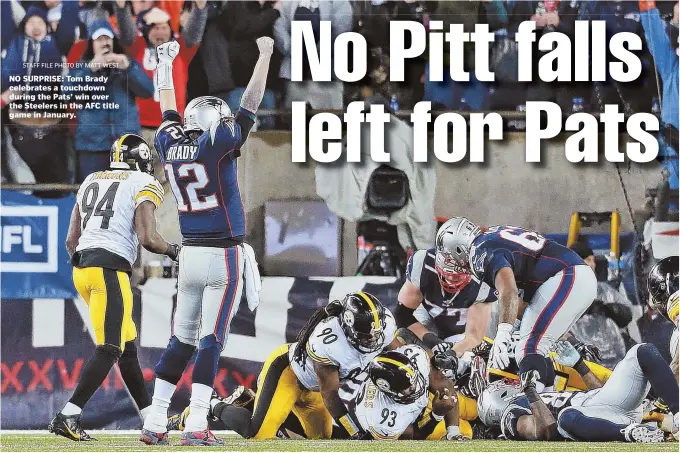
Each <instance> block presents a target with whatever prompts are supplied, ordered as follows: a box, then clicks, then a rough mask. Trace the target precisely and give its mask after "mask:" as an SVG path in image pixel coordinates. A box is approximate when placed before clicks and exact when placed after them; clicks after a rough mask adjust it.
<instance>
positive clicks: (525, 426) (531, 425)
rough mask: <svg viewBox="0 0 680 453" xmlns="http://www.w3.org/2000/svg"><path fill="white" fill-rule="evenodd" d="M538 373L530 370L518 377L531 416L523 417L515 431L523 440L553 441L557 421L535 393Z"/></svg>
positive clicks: (556, 435) (555, 436)
mask: <svg viewBox="0 0 680 453" xmlns="http://www.w3.org/2000/svg"><path fill="white" fill-rule="evenodd" d="M537 380H538V371H536V370H531V371H527V372H526V373H523V374H522V375H521V376H520V385H521V386H522V388H523V389H524V394H525V395H526V396H527V399H528V400H529V405H530V406H531V415H523V416H522V417H520V420H518V423H517V429H518V431H520V433H521V435H522V438H523V439H525V440H544V441H545V440H554V439H556V438H557V437H558V434H557V420H555V417H554V416H553V414H552V412H550V408H548V406H546V404H545V403H544V402H543V400H542V399H541V397H540V396H539V395H538V392H537V391H536V381H537Z"/></svg>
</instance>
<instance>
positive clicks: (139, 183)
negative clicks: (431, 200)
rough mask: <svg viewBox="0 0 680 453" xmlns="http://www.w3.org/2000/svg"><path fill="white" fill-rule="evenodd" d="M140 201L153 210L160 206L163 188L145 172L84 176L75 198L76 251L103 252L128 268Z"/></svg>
mask: <svg viewBox="0 0 680 453" xmlns="http://www.w3.org/2000/svg"><path fill="white" fill-rule="evenodd" d="M144 201H150V202H152V203H153V204H154V205H156V207H159V206H160V205H161V203H163V187H162V186H161V185H160V183H159V182H158V181H157V180H156V178H154V177H153V176H151V175H149V174H147V173H144V172H141V171H129V170H106V171H98V172H95V173H92V174H90V175H88V176H87V178H85V181H83V183H82V184H81V185H80V188H79V189H78V194H77V195H76V202H77V203H78V209H79V210H80V219H81V225H80V226H81V228H82V233H81V236H80V240H79V241H78V247H76V251H82V250H86V249H94V248H99V249H105V250H108V251H109V252H112V253H115V254H116V255H118V256H120V257H122V258H124V259H125V260H127V261H128V262H129V263H130V265H132V264H133V263H134V262H135V261H136V260H137V249H138V247H139V239H138V238H137V233H136V232H135V210H136V209H137V206H139V205H140V204H141V203H142V202H144Z"/></svg>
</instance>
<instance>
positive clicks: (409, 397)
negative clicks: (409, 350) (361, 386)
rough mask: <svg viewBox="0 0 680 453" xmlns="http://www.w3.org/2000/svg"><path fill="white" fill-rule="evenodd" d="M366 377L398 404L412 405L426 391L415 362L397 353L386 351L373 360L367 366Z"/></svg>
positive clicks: (423, 378)
mask: <svg viewBox="0 0 680 453" xmlns="http://www.w3.org/2000/svg"><path fill="white" fill-rule="evenodd" d="M368 377H369V379H370V380H371V381H372V382H373V384H375V386H376V387H378V388H379V389H380V391H382V392H383V393H385V394H387V395H388V396H389V397H390V398H392V400H394V402H395V403H399V404H410V403H413V402H414V401H416V400H417V399H418V398H420V397H421V396H423V395H424V394H425V392H426V391H427V387H426V385H425V376H423V373H421V372H420V371H419V370H418V365H417V363H416V361H415V360H411V359H409V358H408V357H407V356H406V355H405V354H403V353H401V352H398V351H387V352H384V353H382V354H380V355H379V356H377V357H376V358H375V359H373V360H372V361H371V363H369V364H368Z"/></svg>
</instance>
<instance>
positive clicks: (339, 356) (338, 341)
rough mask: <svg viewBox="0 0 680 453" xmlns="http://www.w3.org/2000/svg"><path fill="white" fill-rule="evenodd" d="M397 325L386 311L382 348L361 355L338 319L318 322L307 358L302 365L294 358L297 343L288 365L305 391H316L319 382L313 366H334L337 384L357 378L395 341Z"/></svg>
mask: <svg viewBox="0 0 680 453" xmlns="http://www.w3.org/2000/svg"><path fill="white" fill-rule="evenodd" d="M396 331H397V325H396V323H395V321H394V317H393V316H392V314H391V313H390V312H389V311H387V310H386V311H385V337H384V340H383V341H384V343H383V346H382V347H381V348H379V349H378V350H377V351H375V352H372V353H368V354H367V353H362V352H360V351H358V350H357V349H356V348H355V347H354V346H352V345H351V344H350V343H349V342H348V341H347V337H345V333H344V331H343V330H342V326H341V325H340V320H339V319H338V318H337V317H336V316H334V317H331V318H329V319H326V320H324V321H321V322H320V323H319V324H318V325H317V326H316V328H314V331H313V332H312V334H311V335H310V337H309V340H308V341H307V359H306V361H305V363H304V366H303V365H301V364H299V363H298V362H296V361H295V359H294V358H293V354H294V351H295V348H296V347H297V343H294V344H293V345H291V347H290V352H289V358H290V366H291V368H292V369H293V372H294V373H295V375H296V376H297V378H298V380H299V381H300V383H302V385H303V386H304V387H305V388H307V389H308V390H313V391H317V390H319V379H318V376H317V375H316V371H314V363H313V362H319V363H322V364H325V365H334V366H336V367H338V368H339V371H338V372H339V375H340V383H341V384H342V383H343V381H346V380H351V379H352V378H353V377H355V376H356V375H358V374H359V373H360V372H361V370H363V369H364V368H365V367H366V365H368V363H369V362H370V361H371V360H373V359H374V358H375V357H376V356H377V355H378V354H380V353H381V352H382V350H383V349H384V348H385V347H387V346H388V345H389V344H390V343H391V342H392V339H393V338H394V334H395V333H396Z"/></svg>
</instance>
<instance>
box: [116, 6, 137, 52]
mask: <svg viewBox="0 0 680 453" xmlns="http://www.w3.org/2000/svg"><path fill="white" fill-rule="evenodd" d="M125 3H126V1H125V0H116V7H115V8H114V9H115V10H116V20H117V21H118V39H120V43H121V44H122V45H123V47H130V46H131V45H132V43H133V42H135V38H136V37H137V25H136V24H135V21H134V20H133V19H132V12H131V11H130V8H128V7H127V6H125Z"/></svg>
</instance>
